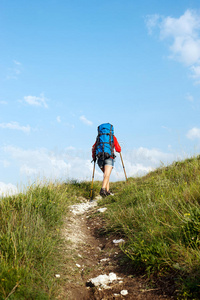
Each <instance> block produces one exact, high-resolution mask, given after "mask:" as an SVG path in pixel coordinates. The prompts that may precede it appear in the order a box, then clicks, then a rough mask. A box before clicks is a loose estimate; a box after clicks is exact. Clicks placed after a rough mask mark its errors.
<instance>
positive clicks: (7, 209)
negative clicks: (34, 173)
mask: <svg viewBox="0 0 200 300" xmlns="http://www.w3.org/2000/svg"><path fill="white" fill-rule="evenodd" d="M75 199H76V198H75V193H74V189H73V184H72V185H70V184H69V185H65V184H62V185H59V184H46V185H45V186H40V185H38V186H35V185H33V186H31V187H29V188H28V190H27V192H26V193H25V194H19V195H17V196H14V197H7V198H3V199H0V299H9V300H10V299H20V300H22V299H29V300H31V299H33V300H36V299H38V300H43V299H53V298H54V295H55V291H56V288H57V287H56V284H57V281H56V277H55V274H56V273H57V271H58V269H59V268H60V265H61V264H62V257H61V253H60V249H61V247H62V239H61V235H60V229H61V226H62V221H63V216H64V215H65V216H66V214H67V209H68V206H69V205H70V204H71V203H73V201H75Z"/></svg>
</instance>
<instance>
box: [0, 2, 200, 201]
mask: <svg viewBox="0 0 200 300" xmlns="http://www.w3.org/2000/svg"><path fill="white" fill-rule="evenodd" d="M199 113H200V2H199V0H176V1H174V0H169V1H164V0H151V1H149V0H140V1H138V0H126V1H124V0H101V1H97V0H84V1H83V0H73V1H72V0H71V1H69V0H42V1H41V0H40V1H39V0H34V1H25V0H18V1H14V0H1V2H0V140H1V144H0V195H5V194H8V193H10V194H12V193H16V192H17V191H21V190H22V189H23V188H24V187H27V186H29V185H30V184H33V183H35V182H36V181H38V180H41V181H47V182H48V181H49V180H53V181H54V180H56V181H57V180H59V181H69V180H72V179H76V180H91V179H92V170H93V163H91V160H92V158H91V147H92V145H93V144H94V142H95V139H96V135H97V127H98V126H99V125H100V124H101V123H107V122H109V123H111V124H113V126H114V131H115V136H116V137H117V139H118V142H119V144H120V145H121V147H122V157H123V161H124V165H125V170H126V173H127V176H128V177H135V176H141V175H143V174H146V173H147V172H149V171H151V170H153V169H155V168H157V167H160V166H163V165H169V164H171V163H172V162H173V161H176V160H182V159H185V158H187V157H191V156H193V155H198V154H199V152H200V121H199ZM101 179H102V173H101V171H100V170H99V169H98V167H96V169H95V180H101ZM118 180H125V176H124V171H123V168H122V163H121V160H120V156H119V155H118V154H117V157H116V161H115V167H114V169H113V172H112V174H111V181H118Z"/></svg>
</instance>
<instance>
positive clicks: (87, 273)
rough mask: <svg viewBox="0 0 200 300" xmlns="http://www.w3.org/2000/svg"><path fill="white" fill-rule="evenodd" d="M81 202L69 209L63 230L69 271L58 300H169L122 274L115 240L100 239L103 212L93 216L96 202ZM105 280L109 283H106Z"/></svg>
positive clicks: (137, 280)
mask: <svg viewBox="0 0 200 300" xmlns="http://www.w3.org/2000/svg"><path fill="white" fill-rule="evenodd" d="M80 200H81V203H80V204H78V205H75V206H72V207H71V213H70V216H69V217H68V218H67V219H66V224H65V229H64V230H63V235H64V237H65V239H66V249H65V251H66V253H67V257H68V258H67V259H66V261H65V265H66V270H68V271H66V274H65V276H64V277H65V280H64V281H63V286H62V289H61V292H60V295H59V297H58V298H57V299H58V300H65V299H66V300H110V299H116V300H118V299H147V300H148V299H153V300H157V299H160V300H163V299H172V298H173V297H169V296H166V295H165V294H164V293H163V292H162V290H161V288H150V287H149V286H148V284H147V281H145V279H142V278H140V277H137V276H134V274H131V273H128V272H127V270H126V269H125V270H123V268H122V267H121V266H120V264H119V262H120V258H121V257H122V253H121V251H120V248H119V244H117V243H116V244H114V243H113V240H114V238H115V237H111V238H109V239H108V238H105V236H103V235H100V232H101V231H102V228H103V224H102V218H101V214H102V213H103V212H99V214H95V215H93V213H94V212H96V211H97V210H98V209H99V207H98V206H97V200H98V199H95V200H94V201H92V202H89V201H87V200H86V199H83V198H82V199H80ZM105 209H106V208H105ZM90 216H92V217H90ZM117 242H118V241H117ZM99 275H100V276H99ZM90 279H92V280H90ZM106 279H108V280H109V282H105V280H106ZM113 279H114V280H113ZM99 280H100V281H99ZM112 280H113V281H112ZM95 284H99V285H98V286H95Z"/></svg>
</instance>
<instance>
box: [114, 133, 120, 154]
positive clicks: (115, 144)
mask: <svg viewBox="0 0 200 300" xmlns="http://www.w3.org/2000/svg"><path fill="white" fill-rule="evenodd" d="M114 146H115V150H116V151H117V152H121V147H120V144H119V143H118V140H117V138H116V137H115V136H114Z"/></svg>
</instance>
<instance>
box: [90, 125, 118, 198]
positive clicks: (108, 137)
mask: <svg viewBox="0 0 200 300" xmlns="http://www.w3.org/2000/svg"><path fill="white" fill-rule="evenodd" d="M97 130H98V135H97V138H96V142H95V144H94V145H93V146H92V158H93V160H94V162H95V161H96V159H97V164H98V166H99V168H100V169H101V171H102V172H103V174H104V177H103V182H102V188H101V190H100V195H101V196H102V197H106V196H109V195H112V193H111V192H110V189H109V179H110V174H111V172H112V169H113V167H114V159H115V157H116V156H115V154H114V148H115V150H116V151H117V152H121V147H120V145H119V143H118V141H117V138H116V137H115V136H114V129H113V125H111V124H110V123H104V124H101V125H99V126H98V129H97Z"/></svg>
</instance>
